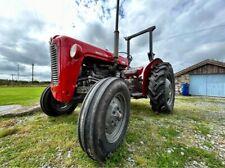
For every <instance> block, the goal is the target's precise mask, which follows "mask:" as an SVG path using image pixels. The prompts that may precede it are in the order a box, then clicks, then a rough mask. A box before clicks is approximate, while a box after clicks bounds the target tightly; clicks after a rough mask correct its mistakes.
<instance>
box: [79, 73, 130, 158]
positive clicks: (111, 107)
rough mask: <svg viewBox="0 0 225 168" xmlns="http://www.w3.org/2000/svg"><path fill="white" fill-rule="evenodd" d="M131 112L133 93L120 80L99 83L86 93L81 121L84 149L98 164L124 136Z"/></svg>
mask: <svg viewBox="0 0 225 168" xmlns="http://www.w3.org/2000/svg"><path fill="white" fill-rule="evenodd" d="M129 112H130V93H129V89H128V87H127V85H126V84H125V82H124V81H123V80H122V79H119V78H114V77H110V78H106V79H103V80H101V81H99V82H98V83H97V84H96V85H94V86H93V87H92V88H91V89H90V90H89V92H88V93H87V95H86V97H85V99H84V101H83V104H82V106H81V112H80V116H79V120H78V137H79V142H80V145H81V147H82V149H83V150H84V151H85V152H86V153H87V154H88V156H89V157H90V158H92V159H94V160H97V161H100V162H102V161H104V160H105V159H106V157H107V156H108V154H109V153H111V152H113V151H115V150H116V149H117V148H118V146H119V145H120V144H121V143H122V141H123V138H124V136H125V133H126V130H127V126H128V120H129Z"/></svg>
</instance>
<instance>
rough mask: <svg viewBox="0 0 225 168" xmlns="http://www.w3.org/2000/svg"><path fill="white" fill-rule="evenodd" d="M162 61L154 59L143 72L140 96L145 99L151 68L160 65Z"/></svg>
mask: <svg viewBox="0 0 225 168" xmlns="http://www.w3.org/2000/svg"><path fill="white" fill-rule="evenodd" d="M162 62H163V61H162V60H161V59H160V58H156V59H154V60H153V61H151V62H150V63H149V64H148V65H147V66H146V67H145V70H144V73H143V83H142V95H143V96H144V97H146V96H147V95H148V84H149V79H148V78H149V76H150V74H151V71H152V70H153V68H154V67H155V66H156V65H158V64H160V63H162Z"/></svg>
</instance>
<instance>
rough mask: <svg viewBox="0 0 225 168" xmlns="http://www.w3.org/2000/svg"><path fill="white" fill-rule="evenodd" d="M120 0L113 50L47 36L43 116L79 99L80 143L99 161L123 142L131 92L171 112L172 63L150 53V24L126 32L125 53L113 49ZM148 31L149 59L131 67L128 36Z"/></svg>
mask: <svg viewBox="0 0 225 168" xmlns="http://www.w3.org/2000/svg"><path fill="white" fill-rule="evenodd" d="M118 12H119V0H117V12H116V26H115V31H114V54H112V53H111V52H109V51H108V50H104V49H100V48H98V47H94V46H93V45H90V44H87V43H85V42H82V41H79V40H76V39H73V38H70V37H66V36H59V35H57V36H54V37H53V38H51V39H50V55H51V84H50V86H49V87H47V88H46V89H45V90H44V92H43V93H42V96H41V100H40V104H41V108H42V110H43V112H44V113H46V114H47V115H48V116H55V117H56V116H59V115H63V114H70V113H72V112H73V111H74V109H75V108H76V106H77V104H78V103H82V106H81V110H80V115H79V121H78V137H79V142H80V145H81V147H82V149H83V150H84V151H85V152H86V153H87V154H88V156H89V157H90V158H92V159H94V160H98V161H104V160H105V159H106V157H107V156H108V155H109V153H111V152H113V151H115V150H116V149H117V147H118V146H119V145H120V144H121V143H122V140H123V138H124V136H125V132H126V130H127V126H128V120H129V115H130V98H131V97H133V98H136V99H138V98H150V105H151V107H152V110H153V111H154V112H157V113H160V112H167V113H169V112H171V111H172V110H173V106H174V97H175V84H174V74H173V69H172V67H171V65H170V64H169V63H167V62H163V61H162V60H161V59H159V58H156V59H154V58H153V57H154V54H153V52H152V33H153V30H154V29H155V26H153V27H150V28H147V29H146V30H143V31H140V32H138V33H136V34H133V35H131V36H128V37H125V40H126V41H127V53H126V54H127V58H124V57H122V56H119V55H118V53H119V52H118V44H119V31H118V17H119V13H118ZM144 33H149V49H150V51H149V52H148V54H147V55H148V58H149V64H148V65H147V66H145V67H138V68H130V63H131V61H132V57H131V55H130V40H131V39H133V38H135V37H137V36H139V35H142V34H144Z"/></svg>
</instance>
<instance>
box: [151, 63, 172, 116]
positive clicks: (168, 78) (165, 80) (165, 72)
mask: <svg viewBox="0 0 225 168" xmlns="http://www.w3.org/2000/svg"><path fill="white" fill-rule="evenodd" d="M148 89H149V97H150V104H151V106H152V110H153V111H155V112H167V113H170V112H172V111H173V106H174V100H175V80H174V73H173V68H172V66H171V65H170V63H168V62H163V63H160V64H159V65H156V66H155V67H154V69H153V70H152V72H151V75H150V77H149V85H148Z"/></svg>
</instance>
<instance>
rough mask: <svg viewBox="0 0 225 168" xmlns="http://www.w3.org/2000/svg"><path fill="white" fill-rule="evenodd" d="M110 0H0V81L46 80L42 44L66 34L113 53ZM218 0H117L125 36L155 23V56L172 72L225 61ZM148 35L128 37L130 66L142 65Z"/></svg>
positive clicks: (224, 26)
mask: <svg viewBox="0 0 225 168" xmlns="http://www.w3.org/2000/svg"><path fill="white" fill-rule="evenodd" d="M115 6H116V0H19V1H18V0H7V1H5V0H0V79H11V78H12V74H13V75H14V76H13V78H14V79H16V80H17V79H18V76H17V72H18V68H19V74H20V79H22V80H31V64H34V79H35V80H41V81H43V80H50V56H49V49H48V47H49V46H48V44H49V43H48V42H49V39H50V37H52V36H54V35H67V36H70V37H73V38H76V39H79V40H81V41H85V42H87V43H91V44H93V45H95V46H98V47H101V48H104V49H108V50H110V51H113V31H114V27H115V26H114V24H115V12H116V8H115ZM224 6H225V1H224V0H208V1H205V0H120V12H119V13H120V19H119V31H120V44H119V46H120V51H126V43H125V40H124V37H125V36H128V35H131V34H133V33H136V32H138V31H140V30H142V29H145V28H148V27H150V26H153V25H155V26H156V30H155V31H154V33H153V41H154V43H153V52H154V53H155V57H159V58H161V59H163V60H164V61H167V62H170V63H171V64H172V66H173V68H174V72H178V71H180V70H182V69H184V68H186V67H188V66H191V65H193V64H195V63H198V62H200V61H203V60H205V59H214V60H218V61H224V62H225V10H224ZM147 52H148V35H143V36H140V37H138V38H136V39H132V40H131V55H132V56H133V61H132V64H131V65H132V66H133V67H137V66H145V65H147V64H148V57H147Z"/></svg>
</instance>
